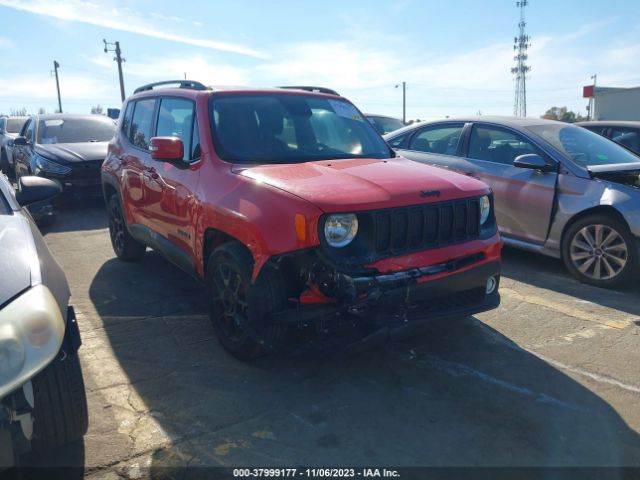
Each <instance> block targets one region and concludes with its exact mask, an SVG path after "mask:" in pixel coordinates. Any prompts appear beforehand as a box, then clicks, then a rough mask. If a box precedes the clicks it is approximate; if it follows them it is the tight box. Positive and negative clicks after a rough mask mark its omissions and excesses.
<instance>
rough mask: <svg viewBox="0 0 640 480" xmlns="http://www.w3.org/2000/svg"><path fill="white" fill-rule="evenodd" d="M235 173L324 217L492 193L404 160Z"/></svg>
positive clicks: (482, 186)
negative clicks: (300, 200) (285, 194)
mask: <svg viewBox="0 0 640 480" xmlns="http://www.w3.org/2000/svg"><path fill="white" fill-rule="evenodd" d="M233 171H234V172H236V173H238V174H239V175H242V176H244V177H249V178H252V179H254V180H256V181H257V182H262V183H266V184H268V185H271V186H273V187H276V188H278V189H281V190H284V191H287V192H289V193H292V194H294V195H296V196H298V197H300V198H303V199H304V200H307V201H308V202H310V203H312V204H314V205H316V206H317V207H318V208H320V209H321V210H323V211H324V212H340V211H343V212H346V211H358V210H373V209H378V208H389V207H397V206H405V205H416V204H420V203H429V202H438V201H447V200H454V199H458V198H464V197H470V196H476V195H483V194H486V193H489V188H488V187H487V186H486V185H485V184H484V183H482V182H480V181H478V180H475V179H473V178H469V177H466V176H464V175H460V174H457V173H453V172H450V171H447V170H444V169H440V168H437V167H431V166H428V165H424V164H421V163H417V162H413V161H411V160H407V159H405V158H402V157H399V158H390V159H387V160H377V159H360V158H359V159H348V160H330V161H326V160H325V161H317V162H307V163H299V164H286V165H260V166H253V167H247V166H245V165H235V166H234V168H233Z"/></svg>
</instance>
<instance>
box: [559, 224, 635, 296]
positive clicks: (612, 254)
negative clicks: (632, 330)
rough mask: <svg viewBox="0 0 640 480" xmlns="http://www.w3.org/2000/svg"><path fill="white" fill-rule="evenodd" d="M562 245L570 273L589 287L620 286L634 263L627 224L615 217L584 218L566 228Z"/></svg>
mask: <svg viewBox="0 0 640 480" xmlns="http://www.w3.org/2000/svg"><path fill="white" fill-rule="evenodd" d="M563 244H564V245H563V256H564V261H565V264H566V265H567V268H568V269H569V271H570V272H571V273H572V274H573V275H574V276H575V277H576V278H578V279H579V280H580V281H582V282H585V283H589V284H591V285H596V286H599V287H613V286H616V285H619V284H620V283H621V282H623V281H624V280H625V279H626V278H627V277H628V276H629V274H630V273H631V271H632V269H633V268H634V266H635V264H636V252H635V242H634V239H633V236H632V235H631V233H630V232H629V229H628V227H627V225H626V224H624V223H623V222H621V221H619V220H617V219H615V218H608V217H606V216H603V215H593V216H589V217H585V218H584V219H582V220H579V221H578V222H576V223H575V224H573V225H572V226H571V227H569V230H568V231H567V233H566V235H565V239H564V242H563Z"/></svg>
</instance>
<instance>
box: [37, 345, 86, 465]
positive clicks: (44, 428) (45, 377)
mask: <svg viewBox="0 0 640 480" xmlns="http://www.w3.org/2000/svg"><path fill="white" fill-rule="evenodd" d="M33 395H34V407H33V418H34V424H33V439H32V447H33V450H34V451H35V452H37V453H42V452H45V451H49V450H51V449H53V448H56V447H60V446H62V445H65V444H67V443H71V442H74V441H77V440H80V439H81V438H82V437H83V436H84V434H85V433H87V428H88V426H89V416H88V413H87V397H86V394H85V388H84V380H83V378H82V369H81V368H80V361H79V360H78V356H77V355H67V356H66V357H65V358H64V359H63V360H60V359H59V358H58V357H56V359H55V360H54V361H53V362H52V363H50V364H49V365H48V366H47V367H46V368H45V369H44V370H43V371H42V372H40V373H39V374H38V375H36V376H35V377H34V378H33Z"/></svg>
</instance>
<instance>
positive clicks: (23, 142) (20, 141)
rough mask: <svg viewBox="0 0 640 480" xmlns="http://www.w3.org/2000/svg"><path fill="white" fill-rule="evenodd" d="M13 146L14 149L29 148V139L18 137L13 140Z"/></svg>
mask: <svg viewBox="0 0 640 480" xmlns="http://www.w3.org/2000/svg"><path fill="white" fill-rule="evenodd" d="M13 146H14V147H26V146H27V139H26V138H25V137H16V138H14V139H13Z"/></svg>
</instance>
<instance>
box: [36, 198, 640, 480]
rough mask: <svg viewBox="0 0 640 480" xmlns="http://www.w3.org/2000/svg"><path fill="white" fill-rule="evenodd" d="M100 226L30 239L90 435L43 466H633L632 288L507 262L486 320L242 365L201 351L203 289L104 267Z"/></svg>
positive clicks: (62, 225)
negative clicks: (63, 310)
mask: <svg viewBox="0 0 640 480" xmlns="http://www.w3.org/2000/svg"><path fill="white" fill-rule="evenodd" d="M106 225H107V223H106V217H105V213H104V209H103V208H102V206H101V205H100V204H95V205H88V206H84V207H82V208H76V209H67V210H65V211H63V212H62V214H61V216H60V217H59V218H58V220H57V222H56V223H55V224H54V225H52V226H51V227H49V228H47V229H45V231H44V233H45V238H46V241H47V243H48V245H49V247H50V249H51V250H52V252H53V253H54V255H55V256H56V258H57V259H58V261H59V262H60V264H61V265H62V266H63V268H64V270H65V271H66V274H67V277H68V279H69V283H70V285H71V290H72V303H73V305H74V306H75V308H76V311H77V313H78V319H79V324H80V329H81V332H82V338H83V342H84V343H83V346H82V348H81V350H80V354H81V360H82V365H83V370H84V375H85V382H86V387H87V395H88V401H89V415H90V428H89V432H88V434H87V436H86V437H85V440H84V445H73V446H71V447H69V448H67V449H65V450H64V451H62V452H58V453H56V455H55V456H54V457H53V458H51V459H48V460H47V459H40V460H39V461H40V462H45V463H46V462H48V461H49V462H55V463H57V464H75V465H84V466H85V467H86V468H87V472H86V476H87V477H89V478H96V479H97V478H105V479H106V478H118V477H120V476H121V477H125V478H127V477H129V478H141V477H145V476H146V475H148V472H149V471H148V470H147V467H150V466H151V467H162V466H176V467H180V468H182V467H187V466H202V465H206V466H210V465H222V466H243V465H252V466H291V465H315V466H354V465H358V466H376V465H380V466H390V465H394V466H414V465H415V466H422V465H429V466H450V465H455V466H477V465H481V466H522V465H526V466H547V465H554V466H608V465H616V466H618V465H628V466H631V465H634V466H638V465H640V436H639V432H640V401H639V398H640V369H639V368H638V365H639V364H640V351H639V349H638V343H639V340H640V336H639V333H640V281H638V282H637V283H636V284H635V285H632V286H629V287H628V288H626V289H624V290H622V291H605V290H600V289H596V288H592V287H588V286H585V285H582V284H579V283H578V282H576V281H574V280H573V279H572V278H571V277H570V276H569V275H568V273H566V271H565V270H564V267H563V265H562V263H561V262H559V261H556V260H553V259H547V258H543V257H540V256H537V255H534V254H529V253H524V252H519V251H515V250H509V249H507V250H505V251H504V276H503V282H502V284H501V290H502V306H501V307H500V308H499V309H498V310H496V311H492V312H488V313H485V314H481V315H478V316H477V317H469V318H461V319H459V320H456V321H442V322H435V323H432V324H430V325H428V326H426V327H425V328H424V329H423V330H421V331H420V333H419V334H417V335H414V336H412V337H410V338H407V339H404V340H397V341H394V342H392V343H389V344H387V345H385V346H383V347H374V348H371V349H368V350H365V351H362V352H359V353H357V354H350V355H339V354H335V355H331V356H329V357H328V358H325V357H320V356H318V357H315V358H303V359H300V358H292V357H290V356H282V355H273V356H269V357H265V358H262V359H260V360H259V361H256V362H253V363H249V364H244V363H241V362H239V361H237V360H235V359H234V358H232V357H231V356H229V355H228V354H227V353H225V351H224V350H223V349H222V347H221V346H220V345H219V344H218V342H217V340H216V339H215V338H214V336H213V331H212V328H211V326H210V324H209V320H208V318H207V316H206V311H205V310H206V309H205V302H204V298H203V293H202V290H201V288H200V286H199V285H198V284H197V283H196V282H194V281H193V280H192V279H191V278H190V277H188V276H186V275H185V274H183V273H182V272H181V271H179V270H178V269H177V268H175V267H173V266H172V265H170V264H169V263H168V262H166V261H165V260H163V259H162V258H160V257H159V256H158V255H156V254H155V253H153V252H152V251H148V252H147V254H146V256H145V258H144V260H143V261H142V262H141V263H140V264H126V263H123V262H121V261H118V260H117V259H116V258H115V256H114V254H113V251H112V249H111V245H110V243H109V236H108V231H107V228H106ZM636 278H639V279H640V277H636ZM185 473H186V474H187V475H186V478H189V475H188V473H189V472H185Z"/></svg>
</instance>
